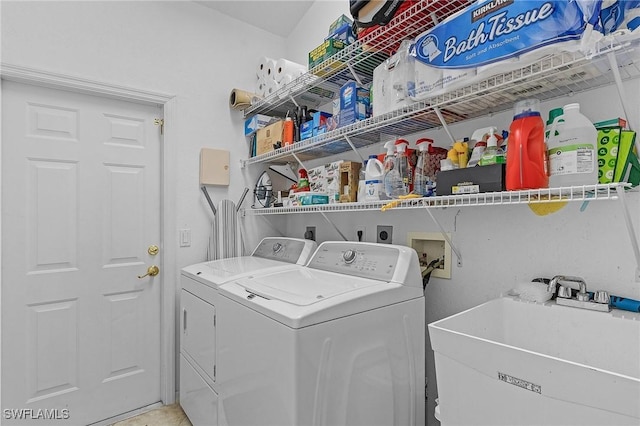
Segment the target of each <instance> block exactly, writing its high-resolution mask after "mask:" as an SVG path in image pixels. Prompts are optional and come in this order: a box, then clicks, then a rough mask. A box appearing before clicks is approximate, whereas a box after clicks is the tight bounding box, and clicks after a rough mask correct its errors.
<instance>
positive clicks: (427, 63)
mask: <svg viewBox="0 0 640 426" xmlns="http://www.w3.org/2000/svg"><path fill="white" fill-rule="evenodd" d="M599 11H600V2H599V1H594V0H581V1H577V0H548V1H536V0H485V1H478V2H476V3H474V4H472V5H471V6H469V7H467V8H465V9H464V10H462V11H460V12H458V13H456V14H454V15H452V16H451V17H449V18H448V19H447V20H445V21H443V22H442V23H440V24H438V25H436V26H435V27H433V28H432V29H430V30H429V31H426V32H425V33H423V34H421V35H419V36H418V37H417V38H416V41H415V44H414V45H413V46H412V48H411V55H412V56H414V57H415V59H416V64H415V67H416V72H415V75H416V81H415V87H416V92H415V94H413V95H414V97H415V98H418V99H419V98H423V97H425V96H426V95H432V94H435V93H429V91H437V90H436V89H438V88H439V87H440V84H439V81H438V79H441V81H442V88H443V89H452V88H454V86H461V85H464V84H469V83H471V82H473V79H474V77H475V75H476V70H477V69H479V68H478V67H487V66H489V65H491V64H496V65H499V64H498V63H499V62H503V63H507V62H509V66H511V69H514V66H515V67H518V68H519V67H523V66H526V65H527V64H525V63H521V64H520V63H519V62H524V59H525V58H526V60H529V61H531V60H535V58H536V57H540V56H541V55H542V54H549V53H555V52H557V51H559V50H573V51H576V50H579V48H580V39H581V37H582V35H583V33H584V32H585V29H586V28H587V24H590V25H591V27H592V28H593V27H594V25H595V23H597V21H598V12H599ZM533 51H536V52H540V53H541V55H533V56H532V55H525V58H521V55H523V54H525V53H527V52H533ZM505 71H507V70H505ZM495 72H500V70H499V69H496V70H495ZM423 80H424V81H423ZM434 83H435V84H434ZM421 88H422V89H421ZM421 91H422V93H421Z"/></svg>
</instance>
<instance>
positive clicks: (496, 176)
mask: <svg viewBox="0 0 640 426" xmlns="http://www.w3.org/2000/svg"><path fill="white" fill-rule="evenodd" d="M504 175H505V164H492V165H490V166H475V167H467V168H464V169H453V170H445V171H440V172H438V174H437V175H436V182H437V187H436V194H437V195H457V194H477V193H480V192H499V191H504V190H505V186H504V182H505V180H504Z"/></svg>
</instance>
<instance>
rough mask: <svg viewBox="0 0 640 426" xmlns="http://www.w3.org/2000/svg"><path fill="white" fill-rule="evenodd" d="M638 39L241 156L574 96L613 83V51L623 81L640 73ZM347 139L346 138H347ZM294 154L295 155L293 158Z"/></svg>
mask: <svg viewBox="0 0 640 426" xmlns="http://www.w3.org/2000/svg"><path fill="white" fill-rule="evenodd" d="M638 44H639V43H638V39H635V40H632V41H625V42H623V43H620V42H618V41H617V40H615V39H612V40H608V43H607V44H606V45H605V44H603V45H601V46H600V47H599V48H598V50H597V53H595V54H594V55H592V56H591V57H585V56H584V55H582V54H581V53H567V52H563V53H558V54H554V55H548V56H545V57H543V58H541V59H539V60H537V61H536V62H534V63H532V64H530V65H528V66H526V67H523V68H520V69H517V70H514V71H510V72H506V73H501V74H496V75H492V76H490V77H487V78H485V79H483V80H481V81H478V82H476V83H473V84H470V85H468V86H465V87H462V88H460V89H457V90H452V91H450V92H446V93H442V94H439V95H436V96H433V97H430V98H427V99H424V100H421V101H417V102H415V103H413V104H411V105H409V106H408V107H406V108H402V109H398V110H396V111H392V112H389V113H386V114H383V115H379V116H375V117H370V118H368V119H366V120H362V121H358V122H356V123H353V124H350V125H347V126H344V127H341V128H338V129H336V130H333V131H331V132H328V133H324V134H321V135H318V136H315V137H312V138H309V139H306V140H303V141H300V142H296V143H295V144H293V145H290V146H288V147H284V148H280V149H277V150H275V151H271V152H267V153H265V154H262V155H259V156H256V157H252V158H249V159H246V160H243V163H245V164H254V163H265V162H266V163H281V164H284V163H290V162H295V161H298V160H299V161H306V160H312V159H316V158H322V157H327V156H330V155H335V154H340V153H343V152H347V151H349V150H351V149H353V148H352V147H351V145H350V144H349V141H350V142H352V144H353V145H354V147H355V148H356V149H359V148H362V147H365V146H368V145H372V144H375V143H379V142H382V141H383V140H384V138H385V137H387V138H388V137H389V136H388V135H393V136H404V135H409V134H412V133H418V132H422V131H426V130H430V129H434V128H438V127H441V126H442V123H441V121H440V119H439V117H438V115H437V113H436V109H438V110H439V111H440V112H441V113H442V115H443V117H444V119H445V121H446V122H447V124H452V123H455V122H459V121H463V120H468V119H472V118H476V117H480V116H484V115H487V114H492V113H498V112H501V111H505V110H508V109H511V108H512V107H513V104H514V103H515V102H516V101H518V100H520V99H523V98H525V97H535V98H537V99H539V100H540V101H545V100H550V99H555V98H559V97H563V96H568V95H572V94H574V93H579V92H583V91H587V90H592V89H595V88H597V87H602V86H605V85H609V84H613V83H615V77H614V73H613V72H612V71H611V70H612V69H611V66H610V62H609V60H608V57H607V54H608V53H613V54H614V55H615V58H616V62H617V64H618V70H619V72H620V76H621V78H622V80H623V81H625V80H630V79H634V78H638V77H640V48H638ZM347 138H348V139H349V141H348V140H347ZM296 157H297V158H296Z"/></svg>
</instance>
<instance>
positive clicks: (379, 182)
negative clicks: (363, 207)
mask: <svg viewBox="0 0 640 426" xmlns="http://www.w3.org/2000/svg"><path fill="white" fill-rule="evenodd" d="M364 174H365V187H366V192H365V197H364V199H365V201H377V200H379V199H380V195H381V194H382V192H383V177H384V166H383V165H382V163H381V162H380V160H378V156H377V155H375V154H372V155H370V156H369V159H368V160H367V167H366V169H365V172H364Z"/></svg>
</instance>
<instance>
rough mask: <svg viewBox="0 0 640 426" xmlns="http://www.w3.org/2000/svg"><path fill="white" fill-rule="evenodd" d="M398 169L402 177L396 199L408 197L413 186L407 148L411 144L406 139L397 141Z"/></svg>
mask: <svg viewBox="0 0 640 426" xmlns="http://www.w3.org/2000/svg"><path fill="white" fill-rule="evenodd" d="M395 145H396V169H397V170H398V174H399V175H400V179H401V185H399V186H398V187H397V190H396V192H395V193H396V194H397V195H395V196H394V198H397V197H399V196H401V195H407V194H408V193H409V192H410V188H411V185H412V184H413V173H412V170H411V164H410V163H409V156H408V155H407V147H408V146H409V142H407V141H406V140H404V139H398V140H397V141H396V144H395Z"/></svg>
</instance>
